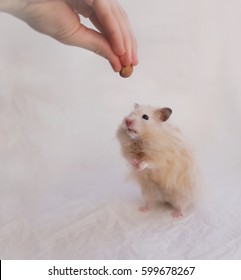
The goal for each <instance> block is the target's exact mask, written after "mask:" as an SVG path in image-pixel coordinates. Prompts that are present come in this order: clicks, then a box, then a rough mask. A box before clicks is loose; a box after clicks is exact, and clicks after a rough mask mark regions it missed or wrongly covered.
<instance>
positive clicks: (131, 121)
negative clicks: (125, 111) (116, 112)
mask: <svg viewBox="0 0 241 280" xmlns="http://www.w3.org/2000/svg"><path fill="white" fill-rule="evenodd" d="M125 122H126V125H127V126H130V125H132V123H133V120H130V119H126V120H125Z"/></svg>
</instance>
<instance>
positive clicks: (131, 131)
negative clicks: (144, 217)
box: [117, 104, 196, 218]
mask: <svg viewBox="0 0 241 280" xmlns="http://www.w3.org/2000/svg"><path fill="white" fill-rule="evenodd" d="M171 114H172V110H171V109H170V108H167V107H165V108H154V107H152V106H143V105H138V104H135V107H134V110H133V111H132V112H131V113H130V114H129V115H128V116H127V117H125V118H124V120H123V122H122V124H121V125H120V126H119V128H118V130H117V138H118V140H119V142H120V146H121V152H122V154H123V156H124V158H125V159H126V160H127V161H128V162H129V163H130V165H131V174H132V176H133V177H134V179H135V180H136V181H137V182H138V183H139V185H140V186H141V190H142V194H143V197H144V199H145V204H144V205H143V206H142V207H140V210H141V211H148V210H149V208H150V205H151V204H154V203H156V202H162V203H168V204H170V205H171V206H172V207H173V209H174V210H173V213H172V216H173V217H175V218H178V217H181V216H183V211H184V210H185V209H187V208H188V207H189V206H190V205H191V204H192V202H193V198H194V189H195V181H196V178H195V174H196V172H195V166H196V164H195V161H194V157H193V155H192V152H191V151H190V149H189V148H188V146H187V145H186V144H185V141H184V140H183V139H182V135H181V133H180V130H179V129H178V128H176V127H174V126H172V125H171V124H170V123H169V121H168V119H169V117H170V116H171Z"/></svg>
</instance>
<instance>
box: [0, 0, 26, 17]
mask: <svg viewBox="0 0 241 280" xmlns="http://www.w3.org/2000/svg"><path fill="white" fill-rule="evenodd" d="M26 2H27V1H26V0H0V12H6V13H10V14H15V13H17V12H18V11H20V10H21V9H22V8H23V7H24V6H25V5H26Z"/></svg>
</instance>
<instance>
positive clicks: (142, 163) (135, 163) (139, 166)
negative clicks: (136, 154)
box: [131, 159, 147, 171]
mask: <svg viewBox="0 0 241 280" xmlns="http://www.w3.org/2000/svg"><path fill="white" fill-rule="evenodd" d="M131 163H132V165H133V167H134V168H135V169H136V170H137V171H143V170H144V169H145V168H146V167H147V163H146V162H145V161H140V160H138V159H133V160H132V161H131Z"/></svg>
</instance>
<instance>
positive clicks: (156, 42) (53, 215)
mask: <svg viewBox="0 0 241 280" xmlns="http://www.w3.org/2000/svg"><path fill="white" fill-rule="evenodd" d="M120 3H121V4H122V6H123V7H124V8H125V10H126V11H127V13H128V15H129V18H130V20H131V23H132V25H133V28H134V31H135V34H136V37H137V41H138V45H139V60H140V63H139V66H138V67H136V68H135V70H134V73H133V75H132V77H131V78H129V79H122V78H120V77H119V75H118V74H116V73H114V72H113V71H112V70H111V68H110V66H109V65H108V63H107V61H105V60H104V59H103V58H101V57H97V56H96V55H94V54H92V53H90V52H88V51H85V50H81V49H78V48H75V47H70V46H65V45H62V44H60V43H58V42H57V41H55V40H54V39H52V38H49V37H47V36H44V35H42V34H39V33H37V32H35V31H33V30H32V29H31V28H30V27H28V26H27V25H26V24H25V23H24V22H21V21H20V20H18V19H16V18H14V17H12V16H10V15H7V14H0V258H1V259H240V257H241V242H240V236H241V223H240V216H241V203H240V201H241V144H240V143H241V110H240V109H241V79H240V77H241V76H240V65H241V55H240V50H241V16H240V15H241V3H240V1H238V0H231V1H230V0H229V1H228V0H223V1H220V0H202V1H193V0H183V1H179V0H169V1H164V0H160V1H144V0H141V1H127V0H122V1H120ZM134 102H137V103H140V104H150V105H155V106H169V107H171V108H172V109H173V115H172V122H173V123H175V124H176V125H177V126H179V127H180V128H181V130H182V131H183V134H185V136H186V138H188V139H189V142H190V145H191V146H192V148H193V149H194V151H195V153H196V157H197V161H198V164H199V166H200V170H201V173H202V184H201V193H200V196H199V200H198V202H197V205H196V207H195V209H193V210H192V211H190V212H188V213H186V215H185V217H184V218H182V219H180V220H175V219H173V218H172V217H171V215H170V210H168V209H165V208H164V209H163V208H160V209H155V210H153V211H152V212H150V213H147V214H142V213H140V212H139V211H138V207H139V205H140V204H141V202H142V200H141V195H140V191H139V188H138V186H136V185H135V184H134V183H133V182H129V181H128V180H126V174H127V171H128V168H127V166H126V163H125V161H124V160H123V159H122V158H121V156H120V152H119V143H118V141H117V140H116V136H115V132H116V129H117V127H118V125H119V123H120V122H121V120H122V118H123V117H124V116H125V115H126V114H127V113H129V112H130V110H132V106H133V103H134Z"/></svg>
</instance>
